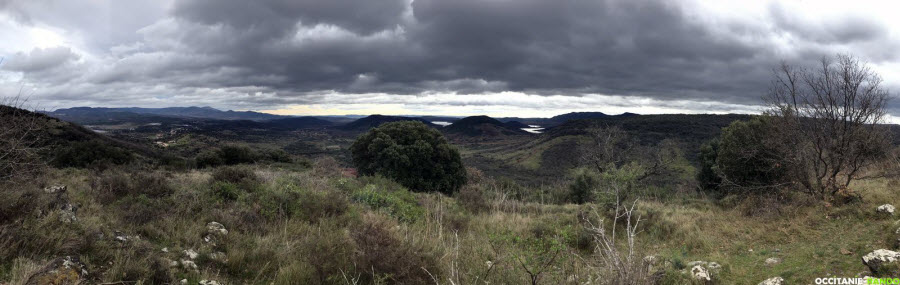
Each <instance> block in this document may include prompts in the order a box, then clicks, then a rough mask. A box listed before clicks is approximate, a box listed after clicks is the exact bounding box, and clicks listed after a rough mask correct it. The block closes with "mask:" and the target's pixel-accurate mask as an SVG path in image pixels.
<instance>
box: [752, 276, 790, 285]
mask: <svg viewBox="0 0 900 285" xmlns="http://www.w3.org/2000/svg"><path fill="white" fill-rule="evenodd" d="M781 284H784V278H781V277H772V278H769V279H766V280H763V282H759V284H758V285H781Z"/></svg>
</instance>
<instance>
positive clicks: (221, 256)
mask: <svg viewBox="0 0 900 285" xmlns="http://www.w3.org/2000/svg"><path fill="white" fill-rule="evenodd" d="M209 259H212V260H215V261H218V262H226V261H228V257H227V256H225V253H224V252H221V251H216V252H213V253H210V254H209Z"/></svg>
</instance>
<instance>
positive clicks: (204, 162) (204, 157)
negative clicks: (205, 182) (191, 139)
mask: <svg viewBox="0 0 900 285" xmlns="http://www.w3.org/2000/svg"><path fill="white" fill-rule="evenodd" d="M194 160H196V161H197V167H199V168H206V167H216V166H220V165H223V164H225V159H222V156H220V155H219V151H218V150H204V151H202V152H200V154H198V155H197V157H196V158H195V159H194Z"/></svg>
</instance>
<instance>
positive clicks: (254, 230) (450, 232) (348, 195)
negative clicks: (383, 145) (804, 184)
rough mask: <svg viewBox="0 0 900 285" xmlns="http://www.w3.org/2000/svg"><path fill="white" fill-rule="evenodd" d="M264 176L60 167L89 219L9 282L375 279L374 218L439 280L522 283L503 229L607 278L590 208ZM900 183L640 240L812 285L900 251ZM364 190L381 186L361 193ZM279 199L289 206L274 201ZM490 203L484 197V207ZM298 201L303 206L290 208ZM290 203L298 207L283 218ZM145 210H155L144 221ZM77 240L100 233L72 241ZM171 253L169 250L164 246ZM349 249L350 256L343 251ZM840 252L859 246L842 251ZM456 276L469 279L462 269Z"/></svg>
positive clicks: (278, 173)
mask: <svg viewBox="0 0 900 285" xmlns="http://www.w3.org/2000/svg"><path fill="white" fill-rule="evenodd" d="M254 171H255V173H256V174H257V176H259V177H260V180H259V182H258V185H257V186H256V187H255V188H254V190H252V191H249V192H247V193H244V194H241V196H240V198H238V199H237V200H235V201H230V202H228V201H222V200H220V199H219V198H217V197H218V196H216V195H215V194H214V193H213V192H211V189H212V188H214V183H213V182H211V181H210V179H211V178H210V171H191V172H184V173H168V175H170V176H169V178H168V179H167V181H168V182H169V184H170V185H171V186H172V187H173V189H174V190H173V192H172V193H171V194H170V195H168V196H165V197H163V198H160V199H159V200H158V201H147V200H141V199H140V198H135V197H134V196H130V195H126V196H123V197H118V198H117V199H115V201H114V202H103V201H100V199H99V198H98V195H102V193H98V190H92V187H91V181H95V180H96V177H94V176H95V175H96V174H92V173H89V172H87V171H83V170H57V171H53V172H52V173H50V174H49V175H48V176H47V183H48V184H65V185H69V192H70V200H71V202H72V203H74V204H78V205H80V209H79V211H78V219H79V221H78V222H77V223H76V224H60V223H59V222H57V220H58V217H57V216H55V214H54V213H50V214H47V215H44V216H42V217H39V218H34V217H31V218H29V217H25V222H24V223H25V224H26V225H29V226H28V227H27V228H28V230H29V231H33V232H34V233H35V234H36V236H40V237H41V238H42V240H40V241H33V242H35V243H39V244H38V245H36V246H37V247H36V248H37V249H36V250H33V251H31V252H28V253H27V254H24V253H23V254H22V255H19V256H20V257H19V258H18V259H15V260H13V259H10V260H9V261H7V262H6V263H4V264H2V265H3V267H0V268H4V270H0V273H2V274H0V280H10V279H13V278H14V277H13V276H24V275H27V274H26V273H27V271H29V270H33V269H34V265H35V264H37V263H39V261H41V260H45V259H48V258H52V257H53V256H55V255H57V254H61V253H62V252H65V251H67V250H72V248H73V247H74V250H75V251H76V252H80V254H81V256H82V259H83V260H86V261H87V262H88V263H89V265H92V268H94V269H93V270H94V272H96V273H97V274H98V276H97V278H98V279H100V280H103V281H106V282H112V281H121V280H126V281H127V280H136V279H146V278H148V277H147V276H148V275H150V274H151V273H152V272H150V271H148V270H149V269H148V268H152V267H151V266H150V265H149V264H150V263H152V262H153V261H154V260H156V259H157V258H169V259H177V258H179V257H180V255H179V254H178V253H179V252H181V250H183V249H188V248H191V249H195V250H198V251H199V252H201V258H200V259H199V261H198V264H199V265H200V266H201V271H200V272H197V273H192V272H190V271H184V270H180V269H169V271H166V272H168V273H169V274H171V276H172V277H174V278H176V279H180V278H188V279H190V280H195V281H196V280H200V279H207V278H210V279H216V280H219V281H230V282H235V283H269V282H275V283H276V284H288V283H290V282H292V281H296V280H309V281H310V282H313V281H320V280H319V279H318V278H319V277H320V276H319V275H317V273H316V272H317V271H316V270H317V268H316V264H318V263H320V262H325V263H326V265H327V266H333V267H334V268H326V269H327V270H326V272H330V273H329V274H330V275H327V276H325V277H327V278H326V279H327V280H326V281H327V282H329V283H341V280H339V279H340V278H341V275H340V271H337V269H340V270H344V272H351V273H352V274H356V275H360V276H363V278H364V279H365V278H366V277H365V276H366V274H368V273H366V271H362V270H355V269H354V267H353V266H352V264H351V263H352V262H361V261H360V260H365V257H366V256H367V255H372V256H382V255H384V254H385V253H381V252H366V251H365V250H360V241H359V240H357V239H358V238H355V237H354V235H353V233H354V232H355V231H359V230H360V228H362V227H364V226H366V225H369V224H373V223H374V224H377V225H381V226H380V227H382V228H381V229H382V230H386V231H388V232H390V236H392V237H394V238H395V239H396V240H398V241H399V245H393V246H395V247H396V248H390V250H391V251H398V252H405V254H413V253H412V252H418V255H414V257H415V258H410V257H409V256H405V255H404V256H401V257H402V259H412V260H422V261H420V262H419V263H414V264H413V265H410V266H413V267H416V266H429V265H428V264H432V263H433V264H435V265H434V266H433V267H434V268H432V271H434V274H438V275H440V276H444V279H446V278H457V279H458V280H459V281H463V283H472V282H473V281H474V278H476V277H477V278H481V279H482V280H483V279H485V278H486V279H488V280H490V281H493V282H495V283H521V282H524V281H525V280H526V279H525V278H526V276H525V275H524V272H523V271H522V269H521V267H520V266H519V265H517V264H516V263H515V259H514V258H513V257H514V256H516V255H517V254H523V252H526V250H525V249H524V248H521V247H517V246H509V245H506V246H504V245H502V244H501V245H497V242H496V237H497V236H498V235H504V234H506V235H512V236H517V237H522V238H529V237H538V236H544V237H548V236H552V237H556V238H558V239H559V240H561V242H562V244H564V245H565V248H566V249H565V250H564V252H563V253H562V254H561V257H560V258H559V259H558V260H557V262H556V268H555V269H552V270H551V271H550V272H549V273H546V274H545V275H544V277H543V278H542V280H543V283H545V284H556V283H559V282H563V281H564V280H566V279H567V278H570V277H571V276H578V277H577V279H579V280H584V279H583V278H587V276H588V275H589V274H590V272H596V270H593V269H592V268H591V267H590V266H591V263H590V262H584V261H583V260H582V259H580V258H577V257H575V255H576V254H577V255H579V256H583V257H587V260H588V261H591V258H590V252H589V251H585V250H583V249H579V246H578V245H579V240H580V239H583V237H579V234H578V233H579V232H580V231H579V230H578V229H579V228H580V223H579V220H578V218H577V217H578V213H579V212H581V211H584V210H585V209H586V208H585V207H586V206H577V205H548V204H540V203H533V202H522V201H515V200H509V199H503V198H502V196H503V195H500V193H503V192H505V191H506V190H504V189H502V187H504V186H502V185H497V184H493V183H491V182H479V184H475V185H470V186H469V187H475V188H477V189H479V192H478V193H480V194H478V195H477V197H479V198H477V199H473V198H471V196H465V197H463V196H460V197H457V198H448V197H443V196H440V195H435V194H415V195H412V196H409V195H408V194H403V193H405V191H406V190H403V189H398V186H396V185H394V184H391V183H389V182H385V181H380V180H372V179H355V178H337V177H338V176H337V175H336V174H335V173H334V172H329V171H324V170H323V168H321V167H319V168H316V169H314V170H303V171H291V170H279V169H277V168H268V167H257V168H255V170H254ZM896 185H897V182H896V181H895V180H885V179H881V180H872V181H863V182H859V183H857V184H855V185H854V188H855V189H857V190H858V191H860V192H861V193H863V196H864V198H865V202H863V203H862V204H856V205H849V206H842V207H836V208H828V209H826V208H824V207H822V206H800V207H796V208H783V209H782V210H783V212H782V215H781V216H778V217H772V216H765V217H753V216H747V215H745V214H744V212H745V209H747V204H746V203H743V204H738V205H737V206H734V207H720V206H719V205H717V204H716V203H714V202H712V201H711V200H707V199H705V198H701V197H696V196H694V195H688V194H684V195H677V196H672V197H669V198H667V199H665V200H652V201H650V200H647V201H644V202H641V203H640V204H639V207H640V208H641V211H642V212H643V213H644V217H645V218H646V219H647V220H646V221H645V223H644V226H643V229H644V232H643V233H642V234H641V241H640V242H641V243H642V244H644V245H646V248H647V250H646V251H647V253H648V254H657V255H660V256H662V257H664V258H666V259H667V260H670V261H672V263H673V264H674V265H673V267H672V268H670V270H669V271H670V273H669V275H670V277H671V278H675V279H674V280H675V281H672V282H674V283H678V282H684V281H685V280H684V279H677V278H679V277H678V276H679V274H678V273H677V271H678V269H679V268H678V266H679V265H682V264H684V263H687V262H689V261H693V260H706V261H716V262H719V263H721V264H723V265H724V270H723V272H722V273H721V275H720V276H719V279H720V282H721V283H722V284H755V283H757V282H759V281H761V280H763V279H765V278H769V277H773V276H782V277H784V278H785V279H787V280H788V281H789V282H790V283H791V284H793V283H808V282H811V281H810V280H812V279H813V278H815V277H821V276H831V275H836V276H856V275H857V274H859V273H866V271H867V270H866V268H865V267H864V266H863V265H862V263H861V262H860V257H861V256H862V255H864V254H866V253H868V252H870V251H872V250H874V249H877V248H886V247H889V245H890V242H891V238H890V237H891V235H890V233H892V230H893V228H892V227H894V222H893V220H891V219H878V218H876V217H874V208H875V207H876V206H877V205H879V204H882V203H897V202H898V201H895V200H894V199H895V197H898V194H900V193H898V192H900V191H898V190H897V187H895V186H896ZM365 191H374V192H371V193H376V194H363V192H365ZM397 191H399V192H397ZM557 191H563V190H562V189H558V190H557ZM287 193H298V194H297V195H299V196H298V197H301V198H284V197H290V195H288V194H287ZM367 193H368V192H367ZM378 193H380V194H378ZM392 193H393V194H392ZM329 195H334V196H329ZM371 195H375V196H371ZM408 196H409V197H412V198H409V197H408ZM265 197H268V198H265ZM272 197H281V198H272ZM367 197H368V198H367ZM371 197H375V198H371ZM378 197H381V198H378ZM385 197H387V198H385ZM404 197H406V198H404ZM382 198H384V199H382ZM273 199H274V200H273ZM281 199H286V200H281ZM372 199H374V200H372ZM409 199H412V200H409ZM332 200H341V201H347V203H348V204H339V205H338V207H342V208H341V209H338V210H335V211H338V212H339V213H332V214H328V213H327V212H328V211H329V210H328V205H327V203H328V202H329V201H332ZM273 201H281V202H284V203H287V204H278V203H275V204H272V202H273ZM379 201H380V202H379ZM385 201H388V202H385ZM404 201H406V202H404ZM410 201H411V202H410ZM473 201H474V202H473ZM478 201H481V203H482V204H483V205H482V206H481V207H474V206H473V205H475V204H478V203H476V202H478ZM304 203H305V204H304ZM144 204H146V205H144ZM293 204H297V205H301V206H302V207H303V209H298V208H290V207H291V205H293ZM141 205H144V206H149V207H142V206H141ZM385 205H387V206H385ZM289 209H290V211H293V213H291V214H285V211H289ZM304 209H306V210H304ZM479 209H480V210H479ZM307 210H308V211H307ZM323 213H324V214H323ZM135 214H137V215H135ZM142 215H149V216H151V217H153V218H152V219H149V220H140V217H141V216H142ZM135 219H138V220H139V222H136V221H135ZM209 221H218V222H221V223H223V224H225V226H226V227H227V228H228V229H229V231H230V232H231V233H230V234H229V236H228V237H227V239H226V240H225V241H224V242H223V245H221V246H219V247H209V246H208V245H205V243H204V242H202V240H201V237H202V236H203V235H204V229H205V224H206V223H207V222H209ZM373 221H376V222H373ZM114 231H121V232H123V233H126V234H128V235H140V236H141V239H140V240H137V241H134V242H129V243H125V244H120V243H118V242H115V241H111V240H109V239H110V237H111V236H112V235H113V232H114ZM96 233H104V234H105V235H106V236H107V237H108V238H107V239H99V240H91V239H90V236H92V235H96ZM73 237H80V238H85V239H88V240H91V241H87V242H82V243H76V244H74V245H73V244H70V243H72V241H71V239H72V238H73ZM331 242H336V243H337V244H332V243H331ZM322 246H325V247H330V249H328V250H325V252H326V253H327V254H328V255H329V256H330V259H329V256H324V257H323V256H320V255H316V254H315V252H316V251H320V250H323V249H322V248H321V247H322ZM331 246H333V247H331ZM82 247H83V248H82ZM164 247H166V248H168V249H169V251H170V253H163V252H161V251H160V250H161V249H162V248H164ZM67 248H68V249H67ZM339 248H345V249H348V250H350V251H351V252H333V251H334V250H337V249H339ZM841 248H844V249H847V250H849V251H850V252H852V253H851V254H849V255H843V254H841V253H840V252H841V250H840V249H841ZM354 249H355V250H354ZM751 249H752V251H750V250H751ZM213 251H223V252H225V253H226V254H227V256H228V261H226V262H216V261H212V260H209V259H208V258H206V259H204V258H205V257H203V256H207V255H208V254H209V253H211V252H213ZM143 256H147V257H143ZM768 257H780V258H782V259H783V263H781V264H779V265H776V266H774V267H768V266H766V265H765V264H764V260H765V259H766V258H768ZM379 258H390V256H389V257H379ZM416 258H420V259H416ZM488 260H491V261H493V262H494V264H497V265H495V268H493V269H492V270H491V271H487V270H486V265H485V262H486V261H488ZM329 262H331V263H329ZM342 262H343V263H342ZM13 263H15V264H17V265H16V266H13ZM332 263H333V264H332ZM29 265H30V266H29ZM335 268H337V269H335ZM323 270H324V269H323ZM328 270H330V271H328ZM453 273H456V274H459V277H453ZM413 275H415V274H413ZM672 276H675V277H672ZM382 277H384V276H382ZM420 277H421V276H420ZM15 278H21V277H15ZM370 278H371V277H370ZM366 280H369V281H371V280H370V279H366ZM455 280H456V279H455ZM11 281H14V282H13V283H16V282H18V281H21V280H11Z"/></svg>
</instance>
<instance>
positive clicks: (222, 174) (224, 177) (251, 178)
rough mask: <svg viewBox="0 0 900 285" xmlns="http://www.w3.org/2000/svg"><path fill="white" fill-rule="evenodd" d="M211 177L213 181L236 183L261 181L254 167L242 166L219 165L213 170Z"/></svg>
mask: <svg viewBox="0 0 900 285" xmlns="http://www.w3.org/2000/svg"><path fill="white" fill-rule="evenodd" d="M211 176H212V177H211V179H212V180H213V181H224V182H230V183H234V184H256V183H259V180H260V179H259V177H258V176H256V173H255V172H253V169H250V168H247V167H240V166H225V167H219V168H216V169H215V170H213V171H212V174H211Z"/></svg>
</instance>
